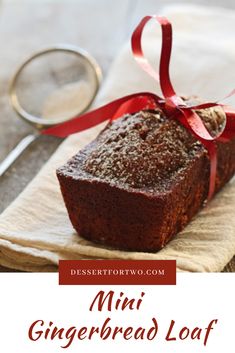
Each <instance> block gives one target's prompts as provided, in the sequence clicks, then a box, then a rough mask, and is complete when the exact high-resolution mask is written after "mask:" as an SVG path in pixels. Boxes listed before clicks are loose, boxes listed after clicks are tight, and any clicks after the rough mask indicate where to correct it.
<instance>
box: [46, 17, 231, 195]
mask: <svg viewBox="0 0 235 353" xmlns="http://www.w3.org/2000/svg"><path fill="white" fill-rule="evenodd" d="M152 19H154V20H156V21H157V22H158V23H159V24H160V25H161V29H162V47H161V55H160V68H159V75H158V73H157V71H155V70H154V69H153V68H152V66H151V65H150V64H149V62H148V60H147V59H146V57H145V56H144V53H143V50H142V45H141V44H142V34H143V30H144V27H145V25H146V24H147V22H148V21H150V20H152ZM131 44H132V52H133V55H134V58H135V59H136V61H137V63H138V64H139V65H140V67H141V68H142V69H143V70H144V71H146V72H147V74H148V75H150V76H152V77H153V79H154V80H156V81H159V82H160V87H161V90H162V93H163V98H162V97H160V96H158V95H156V94H154V93H150V92H140V93H135V94H131V95H128V96H125V97H122V98H119V99H117V100H115V101H113V102H111V103H109V104H106V105H104V106H102V107H100V108H98V109H95V110H93V111H91V112H88V113H86V114H83V115H81V116H77V117H75V118H73V119H71V120H69V121H67V122H64V123H62V124H59V125H56V126H54V127H50V128H49V129H46V130H43V131H42V134H44V135H53V136H58V137H67V136H69V135H71V134H74V133H77V132H80V131H83V130H86V129H89V128H91V127H93V126H95V125H98V124H100V123H101V122H103V121H105V120H110V121H112V120H113V119H117V118H119V117H121V116H122V115H124V114H127V113H129V114H131V113H136V112H138V111H140V110H143V109H156V108H160V109H162V111H163V112H164V113H165V114H166V116H167V117H168V118H173V119H176V120H178V121H179V122H180V123H181V124H182V125H184V126H185V127H186V128H187V129H188V130H190V131H191V133H192V134H193V135H194V136H196V138H197V139H198V140H199V141H201V142H202V143H203V145H204V146H205V147H206V148H207V150H208V154H209V157H210V184H209V192H208V199H210V198H211V197H212V196H213V193H214V191H215V182H216V169H217V152H216V144H215V141H220V142H226V141H228V140H230V139H232V138H234V137H235V109H233V108H231V107H229V106H226V105H223V104H219V103H214V102H212V103H211V102H209V103H204V104H199V105H194V106H190V107H188V106H187V104H186V103H185V102H184V101H183V100H182V98H181V97H180V96H178V95H177V94H176V93H175V91H174V88H173V86H172V83H171V80H170V74H169V67H170V58H171V49H172V26H171V23H170V22H169V21H168V20H167V19H166V18H165V17H159V16H146V17H144V18H143V19H142V20H141V22H140V23H139V25H138V26H137V27H136V29H135V31H134V32H133V34H132V38H131ZM233 94H235V90H234V91H232V92H231V93H230V95H228V96H227V97H229V96H231V95H233ZM227 97H226V98H227ZM216 106H219V107H221V108H222V109H223V110H224V112H225V115H226V124H225V125H224V128H223V130H222V131H220V132H219V133H218V134H217V135H216V136H212V135H211V134H210V133H209V131H208V130H207V129H206V127H205V126H204V123H203V121H202V120H201V118H200V116H199V115H198V114H197V113H196V112H195V110H200V109H206V108H211V107H216Z"/></svg>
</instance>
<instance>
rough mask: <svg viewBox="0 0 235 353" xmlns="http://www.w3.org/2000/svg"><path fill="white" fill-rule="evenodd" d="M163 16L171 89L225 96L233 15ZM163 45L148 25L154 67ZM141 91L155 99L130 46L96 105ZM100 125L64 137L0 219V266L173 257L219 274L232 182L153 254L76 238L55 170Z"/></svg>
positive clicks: (230, 77) (230, 219)
mask: <svg viewBox="0 0 235 353" xmlns="http://www.w3.org/2000/svg"><path fill="white" fill-rule="evenodd" d="M164 14H165V15H167V17H168V18H169V19H170V20H171V21H172V23H173V27H174V48H173V55H172V65H171V71H172V80H173V83H174V86H175V88H176V91H177V92H178V93H180V94H184V93H187V95H190V94H198V95H200V96H202V97H204V98H206V99H217V98H219V97H223V96H224V95H225V94H226V93H227V92H228V91H229V90H230V89H232V86H231V84H233V83H234V82H235V71H234V57H235V46H234V37H233V33H234V31H235V13H234V12H232V11H228V10H224V9H211V8H210V9H207V8H204V7H195V6H171V7H168V8H166V9H165V11H164ZM143 15H145V14H143ZM160 43H161V36H160V31H159V29H157V28H156V25H155V24H150V25H149V27H148V28H147V29H146V31H145V34H144V49H145V51H146V52H147V53H148V56H149V57H150V60H151V62H152V63H154V65H156V60H157V59H156V58H158V57H159V49H160ZM156 67H157V66H156ZM138 91H153V92H156V91H157V92H158V93H160V92H159V86H158V85H157V84H156V82H154V81H153V80H152V79H151V78H149V77H148V76H147V75H146V74H145V73H144V72H142V71H141V69H140V68H139V67H138V66H137V64H136V63H135V62H134V59H133V58H132V55H131V53H130V45H129V42H128V44H127V45H126V46H125V47H124V48H123V50H122V51H121V53H120V55H119V56H118V58H117V60H116V61H115V63H114V64H113V66H112V68H111V71H110V75H109V77H108V79H107V80H106V83H105V84H104V86H103V89H102V91H101V92H100V94H99V97H98V99H97V100H96V104H95V105H96V106H99V105H101V104H104V103H106V102H108V101H110V100H112V99H115V98H118V97H121V96H123V95H126V94H130V93H133V92H138ZM102 126H103V125H100V126H97V127H94V128H92V129H90V130H87V131H85V132H82V133H79V134H76V135H73V136H70V137H69V138H68V139H66V140H65V141H64V142H63V143H62V144H61V146H60V147H59V148H58V150H57V151H56V152H55V154H54V155H53V156H52V157H51V159H50V160H49V161H48V163H47V164H46V165H45V166H44V167H43V168H42V170H41V171H40V172H39V174H38V175H37V176H36V177H35V178H34V180H33V181H32V182H31V183H30V184H29V185H28V186H27V188H26V189H25V190H24V191H23V192H22V193H21V195H20V196H19V197H18V198H17V199H16V200H15V201H14V202H13V203H12V204H11V205H10V206H9V207H8V208H7V209H6V210H5V211H4V212H3V213H2V215H1V216H0V264H1V265H3V266H7V267H10V268H15V269H20V270H26V271H53V270H56V269H57V265H58V261H59V259H86V258H97V259H101V258H108V259H111V258H117V259H176V260H177V268H178V271H193V272H194V271H195V272H203V271H208V272H211V271H221V270H222V269H223V268H224V266H225V265H226V264H227V263H228V261H229V260H230V259H231V258H232V257H233V255H234V254H235V219H234V206H235V182H230V183H229V184H228V185H227V186H226V187H225V188H224V189H223V191H221V192H220V193H219V194H218V195H217V196H216V197H215V198H214V199H213V200H212V201H211V202H210V204H209V205H208V207H206V208H205V209H203V210H202V211H201V212H200V214H199V215H197V217H195V219H194V220H193V221H192V222H191V223H190V224H189V225H188V226H187V227H186V228H185V230H184V231H182V232H181V233H180V234H178V235H177V236H176V237H175V238H174V239H173V240H172V241H171V242H170V243H169V244H168V245H167V246H166V247H165V248H164V249H163V250H161V251H159V252H157V253H154V254H153V253H136V252H127V251H126V252H125V251H118V250H113V249H110V248H104V247H102V246H99V245H96V244H93V243H91V242H88V241H86V240H85V239H82V238H81V237H78V236H77V234H75V232H74V230H73V228H72V226H71V224H70V221H69V218H68V215H67V212H66V209H65V206H64V203H63V200H62V196H61V193H60V190H59V184H58V182H57V180H56V175H55V170H56V168H57V167H58V166H61V165H62V164H63V163H65V162H66V161H67V159H68V158H70V157H71V156H72V155H74V154H75V153H76V152H77V151H78V150H79V149H80V148H82V147H83V146H84V145H86V144H87V143H88V142H89V141H91V140H92V139H93V138H94V137H95V136H96V135H97V133H98V132H99V131H100V129H101V127H102Z"/></svg>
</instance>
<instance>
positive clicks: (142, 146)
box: [57, 108, 235, 252]
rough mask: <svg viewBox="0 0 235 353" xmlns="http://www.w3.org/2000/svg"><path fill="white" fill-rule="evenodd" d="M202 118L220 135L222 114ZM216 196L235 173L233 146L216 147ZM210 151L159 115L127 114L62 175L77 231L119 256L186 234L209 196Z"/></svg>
mask: <svg viewBox="0 0 235 353" xmlns="http://www.w3.org/2000/svg"><path fill="white" fill-rule="evenodd" d="M218 109H219V108H213V109H212V108H211V109H207V110H205V111H200V112H198V113H199V114H200V115H201V118H202V119H203V120H204V123H205V125H206V127H207V128H208V130H210V132H211V133H216V132H217V131H218V129H220V128H221V126H222V124H223V118H224V116H223V112H222V111H220V110H218ZM217 150H218V168H217V176H216V192H217V191H219V190H220V189H221V188H222V187H223V185H225V183H226V182H228V181H229V179H231V177H232V176H233V175H234V173H235V153H234V152H235V139H233V140H231V141H230V142H227V143H219V142H217ZM209 167H210V161H209V157H208V152H207V150H206V148H205V147H204V146H203V145H202V144H201V143H200V142H199V141H198V140H197V139H196V138H195V137H194V136H193V135H192V134H191V133H190V132H189V131H188V130H187V129H186V128H184V127H183V126H182V125H180V123H178V122H177V121H176V120H173V119H169V118H167V117H166V116H164V114H163V112H162V111H160V110H154V111H141V112H138V113H136V114H133V115H126V116H124V117H122V118H120V119H118V120H116V121H114V122H112V123H110V124H108V125H107V126H106V128H105V129H104V130H103V131H102V132H101V133H100V134H99V135H98V137H97V138H96V139H95V140H94V141H93V142H91V143H90V144H89V145H87V146H86V147H85V148H84V149H83V150H81V151H80V152H79V153H78V154H76V155H75V156H74V157H73V158H72V159H70V160H69V161H68V162H67V163H66V164H65V165H64V166H62V167H61V168H59V169H58V170H57V176H58V179H59V182H60V187H61V191H62V194H63V198H64V201H65V205H66V207H67V210H68V214H69V218H70V220H71V222H72V224H73V227H74V228H75V230H76V231H77V232H78V233H79V235H81V236H82V237H84V238H86V239H89V240H91V241H93V242H97V243H100V244H103V245H105V246H111V247H113V248H116V249H124V250H132V251H148V252H154V251H157V250H159V249H161V248H162V247H164V245H165V244H166V243H167V242H168V241H169V240H170V239H172V237H173V236H174V235H176V234H177V233H178V232H179V231H180V230H182V229H183V228H184V227H185V226H186V225H187V224H188V223H189V221H190V220H191V219H192V217H193V216H194V215H195V214H196V213H197V212H198V211H199V210H200V209H201V208H202V206H203V204H204V202H205V200H206V199H207V195H208V188H209V178H210V171H209Z"/></svg>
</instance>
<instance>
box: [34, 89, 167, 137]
mask: <svg viewBox="0 0 235 353" xmlns="http://www.w3.org/2000/svg"><path fill="white" fill-rule="evenodd" d="M160 100H161V98H160V97H158V96H156V95H155V94H153V93H146V92H143V93H134V94H131V95H128V96H125V97H122V98H119V99H117V100H115V101H113V102H111V103H108V104H106V105H104V106H102V107H101V108H98V109H95V110H92V111H90V112H88V113H86V114H83V115H80V116H76V117H74V118H72V119H70V120H68V121H66V122H64V123H61V124H58V125H55V126H52V127H50V128H48V129H45V130H42V131H41V134H42V135H52V136H56V137H62V138H64V137H67V136H69V135H71V134H75V133H77V132H81V131H84V130H86V129H89V128H91V127H93V126H96V125H98V124H100V123H102V122H104V121H106V120H113V119H117V118H118V117H120V116H122V115H124V114H128V113H129V114H133V113H136V112H137V111H140V110H142V109H153V108H155V107H156V106H157V103H155V104H154V102H157V101H160Z"/></svg>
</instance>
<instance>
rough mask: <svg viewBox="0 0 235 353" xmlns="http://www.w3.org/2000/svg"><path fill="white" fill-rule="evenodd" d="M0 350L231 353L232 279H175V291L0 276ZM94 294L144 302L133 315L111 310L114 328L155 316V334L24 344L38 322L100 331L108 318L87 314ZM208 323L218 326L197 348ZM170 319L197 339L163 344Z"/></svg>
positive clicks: (234, 286)
mask: <svg viewBox="0 0 235 353" xmlns="http://www.w3.org/2000/svg"><path fill="white" fill-rule="evenodd" d="M0 284H1V291H0V303H1V304H0V305H1V308H0V310H1V311H0V312H1V317H0V346H1V350H2V348H3V352H4V353H14V352H17V353H21V352H22V353H32V352H33V353H39V352H40V353H45V352H47V353H60V352H72V353H73V352H74V353H75V352H86V353H90V352H92V353H93V352H94V351H95V352H102V353H106V352H107V353H108V352H109V353H110V352H112V353H115V352H118V353H120V349H123V352H126V351H128V350H129V351H132V350H135V352H136V351H137V352H139V351H142V349H146V351H148V353H151V352H154V353H156V352H161V353H165V352H169V353H173V352H174V353H177V352H180V353H184V352H185V353H200V352H206V353H212V352H213V353H217V352H220V353H221V352H225V353H234V352H235V341H234V315H235V310H234V289H235V274H230V273H228V274H225V273H223V274H178V275H177V285H176V286H141V285H140V286H125V287H123V286H100V287H99V286H59V285H58V274H55V273H53V274H37V273H34V274H19V273H17V274H14V273H6V274H5V273H2V274H0ZM99 290H105V291H109V290H115V293H116V295H117V297H118V295H119V293H120V291H124V292H125V294H126V295H127V296H128V297H136V298H138V297H139V295H140V293H141V291H144V292H145V293H146V294H145V297H144V300H143V303H142V307H141V308H140V310H139V311H130V310H128V309H127V310H126V311H123V312H121V311H113V312H112V314H111V315H112V321H113V323H114V324H115V325H120V326H124V327H127V326H129V325H132V326H134V327H138V326H146V327H148V326H149V325H150V323H151V319H152V317H156V319H157V320H158V324H159V331H158V335H157V337H156V338H155V340H153V341H147V340H146V341H144V342H141V341H134V340H130V341H124V340H122V339H118V340H116V341H115V342H113V341H111V340H108V341H102V340H100V339H99V338H94V340H92V341H88V340H87V341H86V340H85V341H79V340H78V339H76V338H75V339H74V342H73V343H72V345H71V346H70V347H69V348H67V349H63V348H60V345H64V344H65V343H66V340H64V341H60V340H58V339H55V340H54V341H50V340H47V341H45V340H44V339H40V340H38V341H36V342H33V341H30V340H29V339H28V329H29V327H30V325H31V324H32V322H34V321H35V320H39V319H42V320H44V321H45V322H46V323H48V322H49V321H53V323H54V324H55V325H56V326H57V327H65V328H69V327H71V326H77V327H78V328H79V327H82V326H88V327H90V326H93V325H94V326H101V325H102V323H103V321H104V320H105V319H106V318H107V317H108V316H110V313H108V312H107V311H106V310H104V311H103V312H97V311H95V312H89V306H90V304H91V302H92V300H93V299H94V297H95V295H96V294H97V293H98V291H99ZM213 319H218V324H217V325H216V326H215V328H214V330H213V331H212V332H211V333H210V336H209V339H208V343H207V346H206V347H205V346H204V345H203V339H204V333H205V327H207V325H208V324H209V322H210V321H211V320H213ZM171 320H175V321H176V325H175V330H174V333H175V334H176V336H177V333H178V331H179V329H180V328H182V327H184V326H187V327H189V328H191V329H193V328H195V327H196V326H198V327H202V328H203V329H204V330H203V333H202V339H201V341H198V340H194V341H191V340H185V341H180V340H177V341H175V342H166V341H165V335H166V332H167V330H168V327H169V324H170V322H171Z"/></svg>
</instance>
